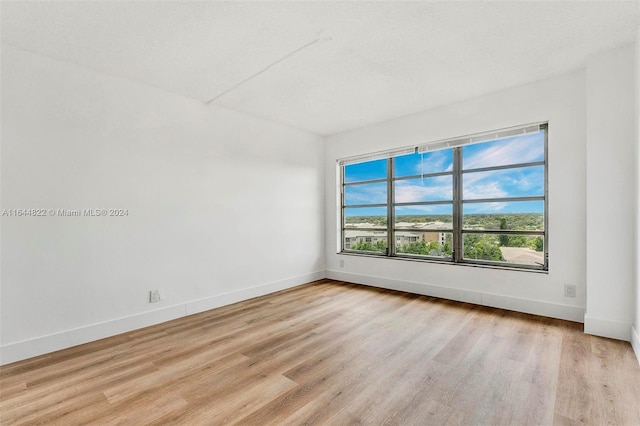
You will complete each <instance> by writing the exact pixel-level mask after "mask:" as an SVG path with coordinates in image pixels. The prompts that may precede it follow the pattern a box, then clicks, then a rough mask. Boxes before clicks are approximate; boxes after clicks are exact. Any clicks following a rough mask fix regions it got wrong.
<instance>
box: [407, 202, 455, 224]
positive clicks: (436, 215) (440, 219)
mask: <svg viewBox="0 0 640 426" xmlns="http://www.w3.org/2000/svg"><path fill="white" fill-rule="evenodd" d="M395 217H396V218H395V222H396V223H395V228H396V229H415V230H433V229H453V206H452V205H451V204H437V205H427V206H407V207H404V206H403V207H396V208H395Z"/></svg>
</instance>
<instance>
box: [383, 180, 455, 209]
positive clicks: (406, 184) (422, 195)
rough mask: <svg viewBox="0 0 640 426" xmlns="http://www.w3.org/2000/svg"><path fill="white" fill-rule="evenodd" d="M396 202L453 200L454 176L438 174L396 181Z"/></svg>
mask: <svg viewBox="0 0 640 426" xmlns="http://www.w3.org/2000/svg"><path fill="white" fill-rule="evenodd" d="M394 185H395V194H396V203H416V202H420V201H444V200H453V177H452V176H436V177H430V178H418V179H407V180H398V181H395V182H394Z"/></svg>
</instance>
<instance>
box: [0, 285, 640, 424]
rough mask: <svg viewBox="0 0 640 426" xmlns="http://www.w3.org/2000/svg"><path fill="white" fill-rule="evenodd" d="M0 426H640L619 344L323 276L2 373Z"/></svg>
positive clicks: (637, 374)
mask: <svg viewBox="0 0 640 426" xmlns="http://www.w3.org/2000/svg"><path fill="white" fill-rule="evenodd" d="M0 378H1V387H0V389H1V396H0V419H1V422H0V423H2V425H11V424H60V425H75V424H99V425H111V424H125V425H138V424H147V423H150V424H157V425H165V424H185V425H201V424H202V425H214V424H225V423H237V424H244V425H266V424H273V425H282V424H295V425H298V424H333V425H345V424H373V425H378V424H389V425H391V424H394V425H396V424H397V425H429V424H432V425H444V424H464V425H468V424H487V425H488V424H491V425H493V424H503V425H520V424H522V425H528V424H560V425H571V424H584V423H586V424H593V425H603V424H618V425H640V366H639V365H638V361H637V360H636V359H635V357H634V355H633V351H632V349H631V346H630V345H629V343H626V342H620V341H615V340H609V339H604V338H598V337H593V336H588V335H585V334H583V333H582V325H581V324H577V323H571V322H567V321H560V320H553V319H549V318H542V317H536V316H532V315H525V314H519V313H514V312H508V311H504V310H500V309H491V308H485V307H480V306H476V305H470V304H464V303H457V302H451V301H446V300H440V299H435V298H431V297H424V296H416V295H413V294H407V293H399V292H392V291H387V290H380V289H374V288H370V287H364V286H357V285H353V284H345V283H341V282H335V281H329V280H324V281H319V282H316V283H312V284H309V285H305V286H301V287H297V288H295V289H291V290H288V291H284V292H280V293H276V294H272V295H269V296H265V297H261V298H257V299H252V300H249V301H245V302H241V303H237V304H235V305H230V306H227V307H223V308H220V309H216V310H212V311H208V312H205V313H202V314H198V315H193V316H190V317H187V318H182V319H179V320H175V321H171V322H168V323H164V324H160V325H157V326H153V327H149V328H146V329H143V330H139V331H135V332H132V333H126V334H123V335H119V336H115V337H112V338H109V339H105V340H101V341H98V342H94V343H90V344H86V345H82V346H78V347H75V348H71V349H67V350H64V351H59V352H56V353H53V354H49V355H44V356H41V357H38V358H34V359H31V360H27V361H23V362H19V363H15V364H11V365H7V366H4V367H2V368H0Z"/></svg>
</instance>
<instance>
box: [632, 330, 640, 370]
mask: <svg viewBox="0 0 640 426" xmlns="http://www.w3.org/2000/svg"><path fill="white" fill-rule="evenodd" d="M631 346H632V347H633V351H634V352H635V353H636V358H638V364H640V334H638V329H637V328H636V327H635V326H633V325H632V326H631Z"/></svg>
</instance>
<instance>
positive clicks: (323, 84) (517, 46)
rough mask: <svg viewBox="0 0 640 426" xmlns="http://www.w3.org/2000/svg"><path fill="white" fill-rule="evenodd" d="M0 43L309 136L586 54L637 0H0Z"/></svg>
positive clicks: (480, 89)
mask: <svg viewBox="0 0 640 426" xmlns="http://www.w3.org/2000/svg"><path fill="white" fill-rule="evenodd" d="M0 19H1V21H0V23H1V37H2V43H3V44H8V45H10V46H13V47H16V48H20V49H23V50H26V51H30V52H33V53H38V54H42V55H46V56H49V57H52V58H54V59H58V60H63V61H67V62H71V63H74V64H77V65H80V66H83V67H87V68H90V69H93V70H95V71H98V72H102V73H105V74H109V75H112V76H117V77H120V78H125V79H129V80H133V81H136V82H139V83H141V84H145V85H150V86H154V87H157V88H160V89H162V90H166V91H169V92H173V93H177V94H181V95H184V96H187V97H190V98H194V99H198V100H200V101H202V102H204V103H207V104H209V105H215V106H218V107H223V108H228V109H232V110H236V111H240V112H243V113H246V114H249V115H253V116H257V117H262V118H265V119H268V120H272V121H276V122H279V123H283V124H286V125H289V126H292V127H296V128H299V129H303V130H306V131H309V132H312V133H316V134H319V135H331V134H335V133H339V132H342V131H345V130H349V129H354V128H358V127H362V126H366V125H370V124H373V123H377V122H381V121H385V120H389V119H392V118H395V117H399V116H403V115H407V114H411V113H415V112H419V111H421V110H425V109H429V108H433V107H437V106H441V105H446V104H449V103H452V102H456V101H460V100H463V99H467V98H470V97H474V96H478V95H482V94H485V93H488V92H493V91H496V90H501V89H505V88H508V87H513V86H517V85H521V84H525V83H528V82H531V81H535V80H539V79H542V78H546V77H549V76H553V75H557V74H560V73H563V72H567V71H571V70H575V69H579V68H581V67H583V66H584V64H585V60H586V57H587V56H588V55H589V54H591V53H594V52H598V51H601V50H605V49H608V48H613V47H616V46H618V45H621V44H624V43H629V42H632V41H633V40H634V38H635V35H636V32H637V31H638V25H639V22H640V6H639V2H638V1H603V2H598V1H593V2H592V1H589V2H587V1H574V2H563V1H550V2H542V1H534V2H520V1H511V2H487V1H471V2H434V1H420V2H401V1H394V2H197V1H182V2H178V1H176V2H166V1H165V2H154V1H104V2H100V1H70V2H55V1H49V2H25V1H16V2H11V1H2V2H1V3H0Z"/></svg>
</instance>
